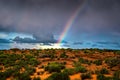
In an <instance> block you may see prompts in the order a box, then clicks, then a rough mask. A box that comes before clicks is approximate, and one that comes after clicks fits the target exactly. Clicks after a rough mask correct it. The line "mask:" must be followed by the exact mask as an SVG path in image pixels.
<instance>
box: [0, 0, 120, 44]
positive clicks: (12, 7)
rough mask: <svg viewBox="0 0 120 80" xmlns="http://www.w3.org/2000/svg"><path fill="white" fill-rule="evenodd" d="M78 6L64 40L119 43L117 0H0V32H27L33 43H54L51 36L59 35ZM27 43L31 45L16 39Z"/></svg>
mask: <svg viewBox="0 0 120 80" xmlns="http://www.w3.org/2000/svg"><path fill="white" fill-rule="evenodd" d="M83 4H84V5H83ZM79 5H81V7H82V6H83V8H81V10H80V12H79V15H78V16H77V18H76V19H75V21H74V23H73V25H72V27H71V30H72V31H70V32H69V34H68V36H67V38H69V39H70V40H74V41H76V40H82V39H83V40H87V39H89V40H101V39H102V40H104V39H108V40H110V39H111V41H112V40H116V41H119V40H120V39H119V36H120V27H119V26H120V0H0V31H2V32H20V33H25V34H26V33H29V34H32V35H33V37H34V38H35V39H36V40H37V41H35V42H44V41H45V42H46V41H49V42H51V41H53V42H54V35H59V34H60V33H61V31H62V30H63V29H64V26H65V24H66V22H67V21H68V20H69V18H70V17H71V16H72V15H73V13H74V12H75V10H76V8H77V7H78V6H79ZM71 36H72V37H71ZM69 39H68V40H69ZM28 40H30V42H34V40H31V39H28V38H25V39H21V38H20V41H22V42H29V41H28ZM15 41H19V40H15Z"/></svg>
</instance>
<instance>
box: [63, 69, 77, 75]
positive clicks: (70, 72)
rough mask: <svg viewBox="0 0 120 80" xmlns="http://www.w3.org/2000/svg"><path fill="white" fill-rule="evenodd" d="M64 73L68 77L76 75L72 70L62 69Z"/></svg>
mask: <svg viewBox="0 0 120 80" xmlns="http://www.w3.org/2000/svg"><path fill="white" fill-rule="evenodd" d="M63 72H64V73H67V74H68V75H73V74H75V73H76V71H75V69H74V68H69V69H64V71H63Z"/></svg>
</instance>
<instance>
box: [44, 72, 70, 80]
mask: <svg viewBox="0 0 120 80" xmlns="http://www.w3.org/2000/svg"><path fill="white" fill-rule="evenodd" d="M45 80H70V78H69V75H68V74H67V73H63V72H62V73H53V74H52V75H51V76H50V77H48V78H47V79H45Z"/></svg>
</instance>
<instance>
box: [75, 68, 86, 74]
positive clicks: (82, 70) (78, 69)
mask: <svg viewBox="0 0 120 80" xmlns="http://www.w3.org/2000/svg"><path fill="white" fill-rule="evenodd" d="M75 71H76V72H77V73H78V72H81V73H85V72H87V69H86V68H85V67H84V66H78V67H76V68H75Z"/></svg>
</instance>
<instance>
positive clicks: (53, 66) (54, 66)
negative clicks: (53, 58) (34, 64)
mask: <svg viewBox="0 0 120 80" xmlns="http://www.w3.org/2000/svg"><path fill="white" fill-rule="evenodd" d="M64 68H65V66H64V65H62V64H60V63H50V64H49V65H47V66H46V67H45V71H49V72H50V73H51V72H61V70H62V69H64Z"/></svg>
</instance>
